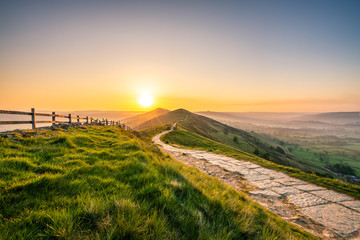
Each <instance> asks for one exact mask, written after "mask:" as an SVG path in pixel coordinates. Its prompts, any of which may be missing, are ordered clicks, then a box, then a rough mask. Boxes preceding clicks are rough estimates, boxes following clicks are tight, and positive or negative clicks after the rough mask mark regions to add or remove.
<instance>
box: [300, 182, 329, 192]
mask: <svg viewBox="0 0 360 240" xmlns="http://www.w3.org/2000/svg"><path fill="white" fill-rule="evenodd" d="M294 188H297V189H299V190H302V191H319V190H326V189H325V188H323V187H319V186H316V185H314V184H305V185H296V186H294Z"/></svg>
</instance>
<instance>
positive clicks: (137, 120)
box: [122, 108, 170, 129]
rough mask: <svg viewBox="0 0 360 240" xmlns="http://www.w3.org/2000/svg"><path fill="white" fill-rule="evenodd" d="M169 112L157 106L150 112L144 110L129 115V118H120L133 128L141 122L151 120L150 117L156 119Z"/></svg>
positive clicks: (136, 127)
mask: <svg viewBox="0 0 360 240" xmlns="http://www.w3.org/2000/svg"><path fill="white" fill-rule="evenodd" d="M168 112H170V111H169V110H167V109H164V108H157V109H155V110H153V111H150V112H146V113H143V114H140V115H137V116H134V117H130V118H126V119H124V120H122V123H124V124H126V125H128V126H129V127H131V128H133V129H139V128H138V127H139V125H141V124H142V123H144V122H146V121H148V120H151V119H156V118H158V117H159V116H161V115H163V114H166V113H168Z"/></svg>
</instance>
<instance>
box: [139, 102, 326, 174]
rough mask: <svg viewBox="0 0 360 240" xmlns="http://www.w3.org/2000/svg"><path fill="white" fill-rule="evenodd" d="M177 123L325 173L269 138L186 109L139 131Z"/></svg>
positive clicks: (273, 158) (244, 148) (287, 163)
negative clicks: (298, 158) (295, 158)
mask: <svg viewBox="0 0 360 240" xmlns="http://www.w3.org/2000/svg"><path fill="white" fill-rule="evenodd" d="M176 121H179V123H178V125H179V126H181V127H183V128H184V129H186V130H189V131H192V132H194V133H197V134H199V135H201V136H203V137H206V138H209V139H212V140H215V141H217V142H220V143H223V144H226V145H228V146H231V147H234V148H237V149H240V150H242V151H245V152H248V153H251V154H252V153H255V154H256V155H258V156H260V157H263V158H266V159H268V160H271V161H273V162H275V163H278V164H282V165H285V166H292V167H296V168H299V169H302V170H304V171H310V172H311V171H315V170H316V171H320V172H321V173H323V172H326V171H325V170H323V169H320V170H319V169H318V167H317V166H312V165H311V163H307V164H304V163H301V164H300V163H299V162H297V161H295V160H294V159H292V155H291V153H290V152H289V151H287V149H285V148H283V147H282V146H281V145H280V144H278V143H276V142H273V141H271V140H270V139H268V138H264V137H262V136H261V135H258V134H255V133H249V132H246V131H243V130H240V129H237V128H234V127H231V126H228V125H226V124H224V123H221V122H218V121H216V120H214V119H211V118H208V117H205V116H201V115H198V114H195V113H192V112H189V111H187V110H185V109H177V110H175V111H172V112H168V113H166V114H163V115H161V116H159V117H157V118H154V119H151V120H149V121H146V122H144V123H142V124H140V125H139V127H138V129H147V128H150V127H154V126H160V125H163V124H165V123H174V122H176Z"/></svg>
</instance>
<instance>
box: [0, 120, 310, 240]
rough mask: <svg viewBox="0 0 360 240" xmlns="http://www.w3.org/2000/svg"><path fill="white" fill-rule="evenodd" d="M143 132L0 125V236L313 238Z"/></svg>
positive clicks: (14, 237) (31, 237)
mask: <svg viewBox="0 0 360 240" xmlns="http://www.w3.org/2000/svg"><path fill="white" fill-rule="evenodd" d="M154 132H155V131H154ZM8 135H9V136H8ZM148 139H149V138H145V139H142V138H139V137H137V136H135V135H134V134H132V133H130V132H127V131H124V130H122V129H120V128H118V127H115V126H114V127H104V126H92V127H86V128H69V129H65V130H64V129H58V130H55V131H51V130H43V131H40V130H37V131H26V132H22V133H18V132H17V133H11V134H7V135H0V239H314V237H313V236H312V235H310V234H308V233H306V232H304V231H302V230H300V229H298V228H297V227H295V226H293V225H291V224H288V223H286V222H285V221H283V220H282V219H281V218H279V217H278V216H276V215H274V214H272V213H271V212H269V211H267V210H266V209H264V208H263V207H262V206H260V205H259V204H257V203H255V202H254V201H252V200H251V199H249V198H248V197H247V196H246V195H245V194H243V193H239V192H236V191H235V190H233V189H231V188H229V187H228V186H226V185H224V184H222V183H221V181H219V180H217V179H215V178H213V177H210V176H208V175H206V174H204V173H202V172H200V171H199V170H197V169H195V168H192V167H189V166H186V165H184V164H182V163H180V162H177V161H175V160H173V159H171V158H170V157H169V156H166V155H164V154H162V153H161V152H160V151H159V150H158V149H157V147H156V146H154V144H152V143H151V142H150V141H149V140H148Z"/></svg>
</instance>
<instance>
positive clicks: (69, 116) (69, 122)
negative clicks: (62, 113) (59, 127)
mask: <svg viewBox="0 0 360 240" xmlns="http://www.w3.org/2000/svg"><path fill="white" fill-rule="evenodd" d="M69 124H71V113H69Z"/></svg>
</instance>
